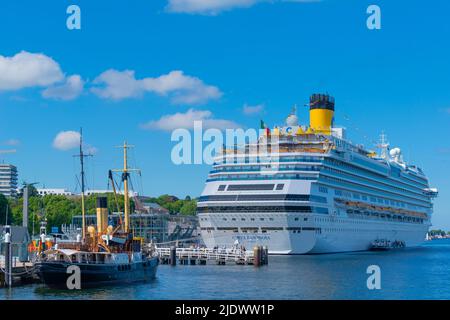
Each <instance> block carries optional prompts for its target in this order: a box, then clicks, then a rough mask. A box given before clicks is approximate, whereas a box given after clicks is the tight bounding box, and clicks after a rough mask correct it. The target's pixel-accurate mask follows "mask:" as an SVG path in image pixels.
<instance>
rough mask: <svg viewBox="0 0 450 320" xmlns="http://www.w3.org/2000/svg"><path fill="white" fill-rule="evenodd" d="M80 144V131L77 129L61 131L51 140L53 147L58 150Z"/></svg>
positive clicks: (64, 149)
mask: <svg viewBox="0 0 450 320" xmlns="http://www.w3.org/2000/svg"><path fill="white" fill-rule="evenodd" d="M79 145H80V133H79V132H77V131H61V132H59V133H58V134H57V135H56V137H55V139H54V140H53V147H54V148H55V149H58V150H63V151H66V150H70V149H74V148H76V147H78V146H79Z"/></svg>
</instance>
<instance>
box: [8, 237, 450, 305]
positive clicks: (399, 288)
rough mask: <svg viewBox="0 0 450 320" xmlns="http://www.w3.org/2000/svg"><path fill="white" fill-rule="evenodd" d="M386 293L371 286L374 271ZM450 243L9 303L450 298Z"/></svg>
mask: <svg viewBox="0 0 450 320" xmlns="http://www.w3.org/2000/svg"><path fill="white" fill-rule="evenodd" d="M370 265H377V266H379V267H380V269H381V289H379V290H377V289H375V290H369V289H368V288H367V279H368V277H369V276H370V275H369V274H367V267H368V266H370ZM449 270H450V239H443V240H433V241H428V242H426V243H424V244H423V245H422V246H420V247H417V248H410V249H398V250H394V251H384V252H357V253H341V254H324V255H302V256H270V260H269V265H267V266H262V267H259V268H257V267H254V266H251V265H246V266H240V265H234V264H229V265H214V264H208V265H205V266H201V265H177V266H175V267H173V266H170V265H161V266H160V267H159V269H158V274H157V278H156V279H155V280H153V281H151V282H147V283H143V284H136V285H131V286H121V287H120V290H118V288H117V287H108V288H98V289H86V290H75V291H61V290H51V289H47V288H46V287H44V286H43V285H40V284H33V285H26V286H22V287H16V288H12V289H0V300H3V299H33V300H40V299H45V300H48V299H101V300H105V299H106V300H108V299H138V300H147V299H150V300H158V299H282V300H290V299H450V286H449V283H450V272H449Z"/></svg>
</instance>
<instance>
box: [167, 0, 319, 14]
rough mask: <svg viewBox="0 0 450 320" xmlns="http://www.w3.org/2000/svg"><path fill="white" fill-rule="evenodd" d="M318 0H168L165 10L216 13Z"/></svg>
mask: <svg viewBox="0 0 450 320" xmlns="http://www.w3.org/2000/svg"><path fill="white" fill-rule="evenodd" d="M319 1H320V0H168V4H167V7H166V10H167V11H169V12H176V13H190V14H204V15H217V14H219V13H220V12H222V11H227V10H232V9H236V8H249V7H251V6H253V5H255V4H257V3H262V2H269V3H275V2H319Z"/></svg>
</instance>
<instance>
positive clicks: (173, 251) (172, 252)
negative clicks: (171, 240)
mask: <svg viewBox="0 0 450 320" xmlns="http://www.w3.org/2000/svg"><path fill="white" fill-rule="evenodd" d="M170 265H171V266H176V265H177V248H176V247H175V246H172V247H170Z"/></svg>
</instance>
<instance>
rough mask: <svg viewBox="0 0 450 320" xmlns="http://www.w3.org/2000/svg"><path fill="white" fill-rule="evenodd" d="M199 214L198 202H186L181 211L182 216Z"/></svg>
mask: <svg viewBox="0 0 450 320" xmlns="http://www.w3.org/2000/svg"><path fill="white" fill-rule="evenodd" d="M196 212H197V201H195V200H189V201H185V202H184V204H183V206H182V207H181V209H180V214H182V215H187V216H194V215H195V214H196Z"/></svg>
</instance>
